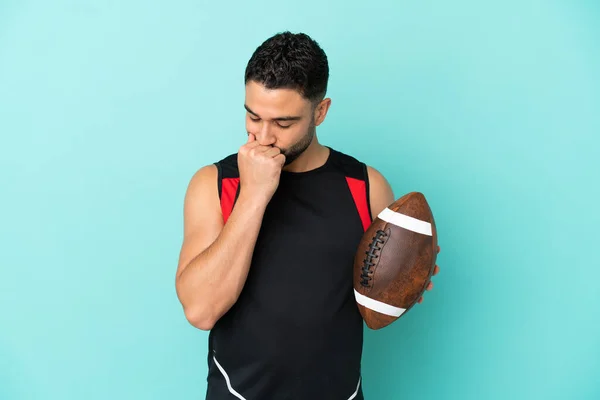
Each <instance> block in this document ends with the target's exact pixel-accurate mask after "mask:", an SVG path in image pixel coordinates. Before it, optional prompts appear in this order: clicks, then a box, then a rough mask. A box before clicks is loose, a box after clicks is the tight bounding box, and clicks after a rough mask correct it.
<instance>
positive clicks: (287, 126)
mask: <svg viewBox="0 0 600 400" xmlns="http://www.w3.org/2000/svg"><path fill="white" fill-rule="evenodd" d="M277 126H278V127H280V128H281V129H287V128H289V127H290V126H292V125H281V124H277Z"/></svg>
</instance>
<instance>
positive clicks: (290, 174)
mask: <svg viewBox="0 0 600 400" xmlns="http://www.w3.org/2000/svg"><path fill="white" fill-rule="evenodd" d="M325 147H327V148H328V149H329V155H328V156H327V159H326V160H325V162H324V163H323V164H322V165H321V166H319V167H317V168H313V169H311V170H308V171H303V172H294V171H281V175H282V176H286V177H303V176H308V175H313V174H316V173H319V172H322V171H324V170H325V169H327V167H329V165H330V164H331V159H332V158H333V152H334V150H333V149H332V148H331V147H329V146H325Z"/></svg>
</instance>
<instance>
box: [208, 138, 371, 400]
mask: <svg viewBox="0 0 600 400" xmlns="http://www.w3.org/2000/svg"><path fill="white" fill-rule="evenodd" d="M329 150H330V153H329V157H328V159H327V161H326V163H325V164H324V165H323V166H321V167H319V168H317V169H314V170H311V171H308V172H302V173H294V172H287V171H282V174H281V179H280V183H279V186H278V188H277V191H276V192H275V194H274V195H273V198H272V199H271V201H270V203H269V204H268V206H267V209H266V211H265V214H264V218H263V222H262V225H261V229H260V233H259V236H258V239H257V242H256V246H255V249H254V253H253V258H252V264H251V266H250V270H249V274H248V278H247V280H246V283H245V285H244V288H243V290H242V292H241V295H240V297H239V299H238V300H237V302H236V303H235V304H234V305H233V307H232V308H231V309H230V310H229V311H228V312H227V313H226V314H225V315H224V316H223V317H221V318H220V319H219V320H218V321H217V323H216V324H215V326H214V327H213V329H212V330H211V332H210V334H209V352H208V378H207V380H208V382H207V383H208V387H207V397H206V399H207V400H226V399H246V400H321V399H323V400H338V399H339V400H349V399H355V400H361V399H363V393H362V384H361V356H362V345H363V320H362V318H361V316H360V313H359V311H358V308H357V306H356V300H355V297H354V290H353V262H354V255H355V253H356V249H357V247H358V244H359V242H360V239H361V237H362V235H363V233H364V231H365V230H366V228H367V227H368V226H369V224H370V223H371V220H372V216H371V212H370V206H369V196H368V193H369V181H368V177H367V169H366V165H365V164H363V163H362V162H359V161H357V160H356V159H355V158H353V157H351V156H348V155H346V154H343V153H341V152H338V151H336V150H334V149H331V148H329ZM215 164H216V166H217V168H218V171H219V173H218V177H219V179H218V185H219V194H220V199H221V207H222V210H223V217H224V219H225V220H227V218H228V217H229V214H230V212H231V209H232V207H234V204H235V200H236V199H237V196H238V194H239V188H240V180H239V171H238V168H237V154H232V155H230V156H228V157H226V158H224V159H222V160H221V161H219V162H216V163H215ZM242 184H243V183H242Z"/></svg>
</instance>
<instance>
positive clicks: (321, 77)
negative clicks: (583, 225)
mask: <svg viewBox="0 0 600 400" xmlns="http://www.w3.org/2000/svg"><path fill="white" fill-rule="evenodd" d="M328 80H329V64H328V62H327V55H326V54H325V52H324V51H323V49H322V48H321V47H320V46H319V44H318V43H317V42H316V41H315V40H313V39H312V38H310V37H309V36H308V35H307V34H305V33H291V32H289V31H285V32H281V33H277V34H276V35H274V36H272V37H270V38H269V39H267V40H265V41H264V42H263V43H262V44H261V45H260V46H259V47H258V48H257V49H256V50H255V51H254V53H253V54H252V57H251V58H250V60H249V61H248V65H247V66H246V73H245V83H248V82H249V81H255V82H258V83H260V84H262V85H264V86H265V87H267V88H268V89H282V88H286V89H295V90H297V91H298V92H299V93H300V94H301V95H302V96H303V97H304V98H306V99H308V100H310V101H320V100H322V99H323V97H325V93H326V92H327V82H328Z"/></svg>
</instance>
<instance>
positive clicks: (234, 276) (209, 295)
mask: <svg viewBox="0 0 600 400" xmlns="http://www.w3.org/2000/svg"><path fill="white" fill-rule="evenodd" d="M267 203H268V201H266V200H265V199H263V198H261V197H259V196H246V195H245V193H244V191H241V192H240V195H239V197H238V199H237V201H236V203H235V206H234V208H233V210H232V212H231V215H230V217H229V218H228V220H227V223H225V224H224V223H223V216H222V213H221V207H220V200H219V195H218V191H217V168H216V166H215V165H208V166H205V167H203V168H201V169H200V170H199V171H198V172H196V174H194V176H193V177H192V179H191V180H190V183H189V186H188V189H187V191H186V195H185V200H184V237H183V244H182V246H181V251H180V255H179V263H178V267H177V273H176V290H177V296H178V298H179V301H180V302H181V304H182V306H183V310H184V313H185V316H186V318H187V320H188V321H189V322H190V323H191V324H192V325H193V326H195V327H197V328H199V329H202V330H210V329H212V327H213V326H214V324H215V323H216V322H217V321H218V320H219V318H221V316H222V315H223V314H225V313H226V312H227V311H228V310H229V309H230V308H231V306H232V305H233V304H234V303H235V302H236V301H237V299H238V297H239V295H240V292H241V291H242V288H243V287H244V283H245V282H246V278H247V276H248V270H249V268H250V261H251V259H252V253H253V251H254V246H255V244H256V239H257V237H258V233H259V230H260V226H261V223H262V218H263V215H264V212H265V209H266V206H267Z"/></svg>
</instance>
